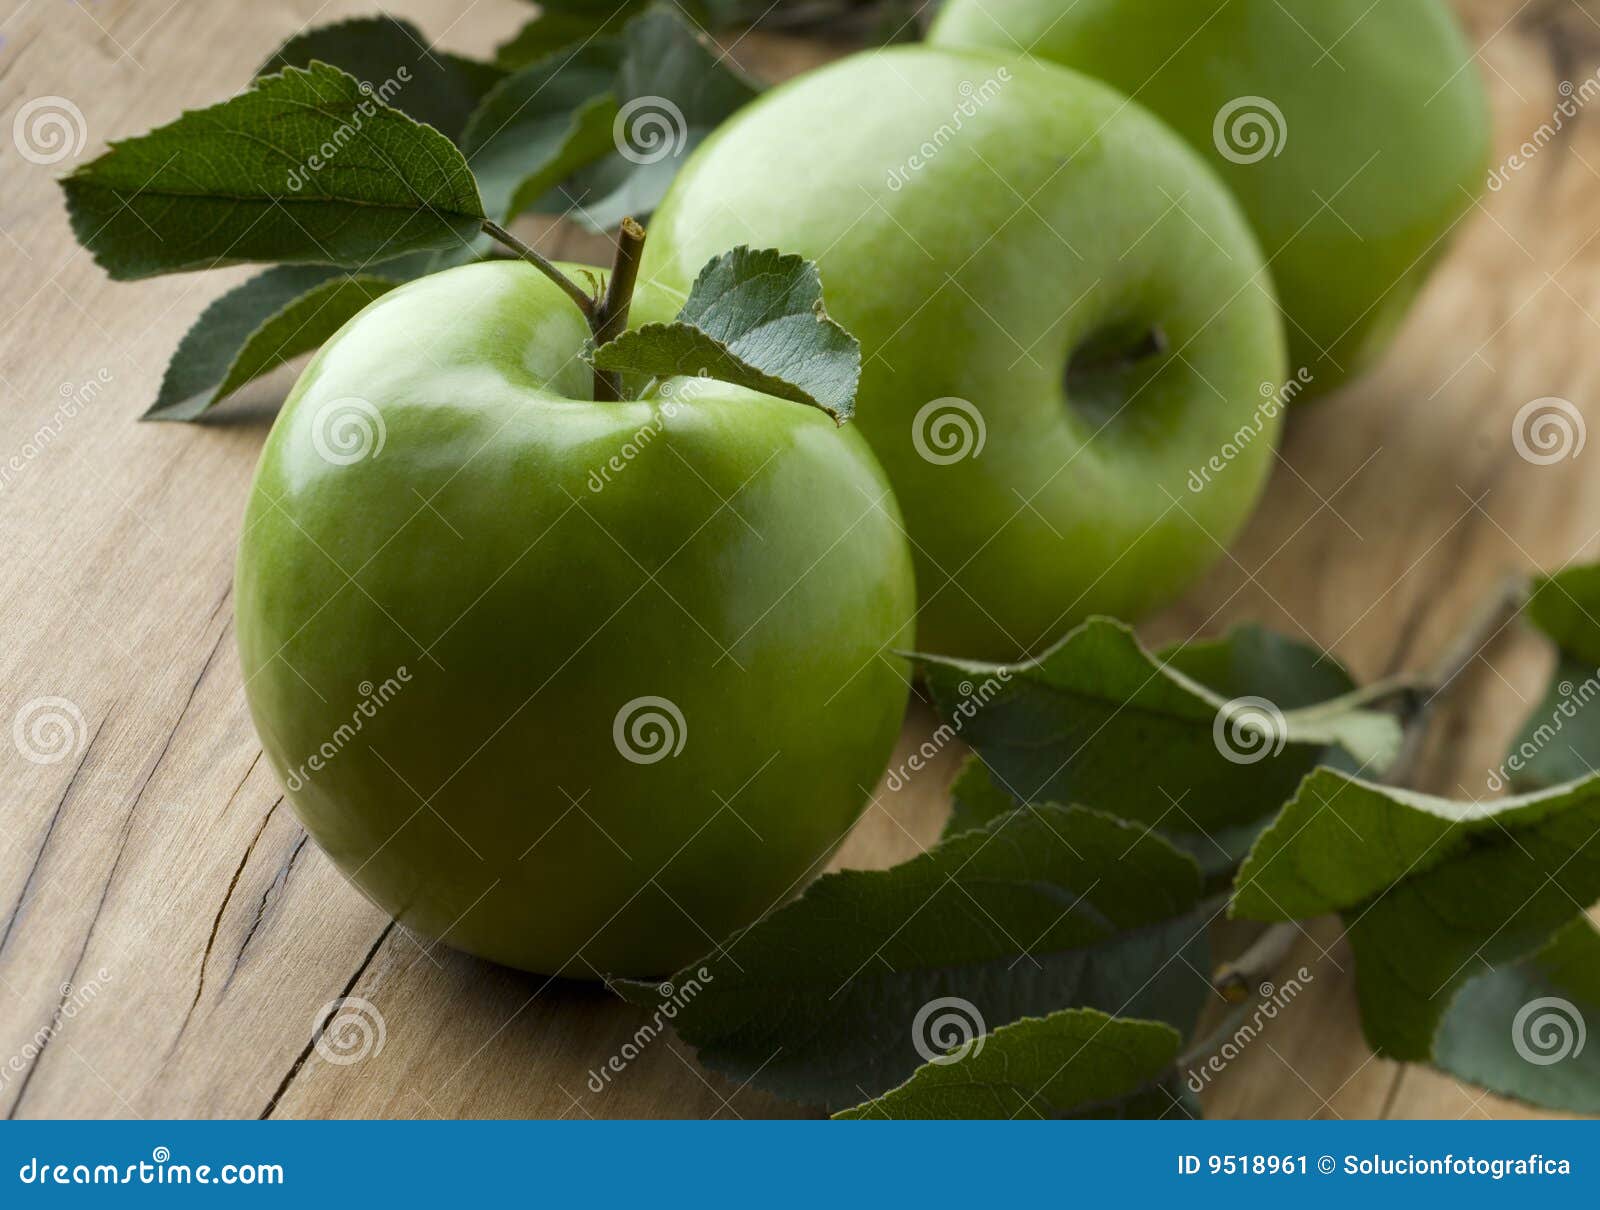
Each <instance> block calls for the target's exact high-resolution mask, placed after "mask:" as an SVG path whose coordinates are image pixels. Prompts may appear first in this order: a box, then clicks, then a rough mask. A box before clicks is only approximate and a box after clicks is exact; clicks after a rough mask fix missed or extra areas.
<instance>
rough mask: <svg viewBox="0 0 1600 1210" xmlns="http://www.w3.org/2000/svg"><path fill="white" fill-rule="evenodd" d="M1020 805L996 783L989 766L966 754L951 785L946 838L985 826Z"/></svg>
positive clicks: (944, 837)
mask: <svg viewBox="0 0 1600 1210" xmlns="http://www.w3.org/2000/svg"><path fill="white" fill-rule="evenodd" d="M1021 805H1022V804H1021V803H1019V802H1018V801H1017V800H1016V799H1014V798H1012V797H1011V795H1009V794H1007V793H1006V792H1005V791H1004V790H1003V789H1001V788H1000V786H999V785H998V784H996V782H995V780H994V777H993V776H992V775H991V774H990V773H989V767H988V766H987V765H985V764H984V763H983V761H982V760H981V759H980V758H978V757H976V756H969V757H967V763H966V764H964V765H962V766H961V772H960V773H958V774H956V779H955V781H954V782H953V783H951V786H950V818H949V819H948V820H947V821H946V822H945V825H944V835H943V836H942V837H941V838H940V839H943V840H948V839H949V838H950V837H952V836H959V835H961V833H963V832H970V831H972V830H973V829H974V828H981V827H984V826H986V825H987V824H988V823H989V822H990V821H991V820H995V819H999V818H1000V816H1002V815H1008V814H1010V813H1011V812H1012V811H1015V810H1016V809H1017V808H1018V807H1019V806H1021Z"/></svg>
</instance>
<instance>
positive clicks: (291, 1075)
mask: <svg viewBox="0 0 1600 1210" xmlns="http://www.w3.org/2000/svg"><path fill="white" fill-rule="evenodd" d="M394 926H395V922H394V921H393V920H390V921H389V923H388V924H386V925H384V926H383V931H382V932H381V933H379V934H378V939H377V940H376V941H374V942H373V943H372V948H371V949H369V950H368V951H367V956H366V957H365V958H363V959H362V960H361V965H360V966H358V967H356V970H355V974H353V975H351V976H350V978H349V981H348V982H346V983H345V985H344V990H343V991H342V992H340V993H339V997H338V998H339V999H340V1000H343V999H346V998H347V997H348V996H349V995H350V993H351V992H352V991H354V990H355V986H356V984H357V983H358V982H359V981H360V979H361V976H362V975H363V974H365V973H366V970H367V967H368V966H370V965H371V964H372V960H373V958H375V957H377V954H378V950H379V948H381V947H382V945H383V943H384V942H385V941H387V940H388V939H389V934H390V933H392V932H394ZM316 1044H317V1040H316V1038H314V1037H313V1038H312V1039H311V1040H310V1041H309V1042H307V1043H306V1044H305V1046H304V1047H303V1048H302V1049H301V1051H300V1053H299V1055H297V1056H296V1057H295V1061H294V1064H293V1065H292V1066H291V1067H290V1068H289V1070H288V1071H286V1072H285V1073H284V1076H283V1079H282V1080H280V1081H278V1087H277V1089H276V1090H275V1091H274V1092H273V1094H272V1096H271V1098H270V1099H269V1100H268V1101H267V1103H266V1105H264V1106H263V1107H262V1109H261V1112H260V1113H258V1114H256V1120H257V1121H263V1122H264V1121H266V1120H267V1119H268V1118H270V1117H271V1116H272V1115H273V1114H274V1113H276V1112H277V1109H278V1102H280V1101H282V1100H283V1095H284V1093H286V1092H288V1091H289V1085H291V1084H293V1083H294V1080H295V1077H296V1076H298V1075H299V1074H300V1069H301V1068H302V1067H304V1066H305V1065H306V1060H307V1059H309V1058H310V1057H311V1051H312V1049H313V1048H314V1047H315V1046H316Z"/></svg>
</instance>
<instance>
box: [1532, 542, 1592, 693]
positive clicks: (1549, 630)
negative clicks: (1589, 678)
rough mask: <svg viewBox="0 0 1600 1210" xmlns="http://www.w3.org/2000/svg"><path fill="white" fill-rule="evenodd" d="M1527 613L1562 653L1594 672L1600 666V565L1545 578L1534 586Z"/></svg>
mask: <svg viewBox="0 0 1600 1210" xmlns="http://www.w3.org/2000/svg"><path fill="white" fill-rule="evenodd" d="M1526 612H1527V617H1528V620H1529V621H1530V622H1532V623H1533V624H1534V625H1535V626H1537V627H1538V628H1539V629H1540V630H1542V631H1544V632H1545V633H1546V634H1547V635H1549V636H1550V637H1551V638H1552V639H1554V640H1555V644H1556V646H1557V647H1559V648H1560V649H1561V650H1562V651H1564V652H1566V653H1567V654H1568V655H1570V656H1573V657H1574V658H1576V659H1580V660H1582V661H1583V662H1584V663H1585V664H1587V665H1588V666H1589V668H1590V669H1591V670H1593V669H1594V668H1595V666H1596V665H1600V563H1588V564H1583V565H1581V566H1578V567H1569V568H1567V569H1566V570H1565V571H1561V572H1558V573H1556V574H1555V575H1553V576H1544V577H1542V578H1541V579H1539V580H1538V581H1537V582H1536V583H1535V584H1534V588H1533V593H1532V595H1531V596H1530V597H1529V599H1528V605H1527V610H1526Z"/></svg>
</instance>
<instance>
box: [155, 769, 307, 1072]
mask: <svg viewBox="0 0 1600 1210" xmlns="http://www.w3.org/2000/svg"><path fill="white" fill-rule="evenodd" d="M260 759H261V754H260V753H259V752H258V753H256V760H257V761H258V760H260ZM255 767H256V762H255V761H251V762H250V768H251V769H254V768H255ZM249 776H250V774H249V773H246V774H245V777H246V778H248V777H249ZM239 784H240V785H241V786H242V785H243V784H244V782H243V781H241V782H240V783H239ZM234 793H235V794H237V793H238V789H237V788H235V790H234ZM228 801H229V802H232V801H233V800H232V799H231V798H230V799H229V800H228ZM282 804H283V796H282V795H279V796H278V798H277V799H276V800H275V801H274V802H273V804H272V805H271V806H270V807H268V808H267V813H266V814H265V815H263V816H262V817H261V823H260V824H259V825H258V826H257V828H256V832H255V835H254V836H252V837H251V838H250V843H249V844H248V845H246V846H245V850H244V856H243V857H241V858H240V859H239V865H238V867H237V868H236V869H235V870H234V871H233V877H232V878H230V879H229V880H228V889H227V891H225V892H224V893H223V896H222V903H221V904H220V905H218V907H217V914H216V915H215V916H214V917H212V919H211V935H210V936H209V937H207V938H206V947H205V951H204V952H203V953H202V954H201V955H200V978H199V979H198V980H197V981H196V983H195V988H194V999H193V1000H191V1001H189V1008H188V1011H186V1012H185V1013H184V1014H183V1023H182V1024H181V1025H179V1026H178V1032H177V1033H176V1034H174V1035H173V1038H172V1045H171V1046H169V1047H168V1048H167V1057H168V1058H171V1057H172V1053H173V1052H174V1051H175V1050H177V1049H178V1043H179V1042H180V1041H181V1040H182V1038H183V1033H184V1031H185V1030H186V1029H188V1028H189V1022H190V1021H191V1020H192V1019H193V1018H194V1010H195V1008H196V1007H198V1006H199V1004H200V997H201V995H202V994H203V993H204V992H205V989H206V965H207V964H208V963H209V962H210V961H211V950H212V947H213V946H215V945H216V943H217V932H218V931H219V930H220V929H221V928H222V917H223V914H224V913H226V912H227V910H228V904H229V903H230V902H231V901H232V900H233V892H234V890H235V889H236V888H237V887H238V885H239V879H240V877H241V876H242V875H243V874H244V871H245V867H246V866H248V865H249V864H250V855H251V854H252V853H254V852H255V850H256V842H257V841H258V840H260V839H261V834H262V833H263V832H265V831H266V830H267V824H268V823H270V822H271V821H272V816H273V815H274V814H275V813H276V812H277V810H278V808H279V807H280V806H281V805H282ZM226 809H227V808H224V810H226ZM251 927H252V928H254V926H251ZM237 965H238V963H237V961H236V962H235V966H237ZM223 990H227V989H226V987H224V989H223Z"/></svg>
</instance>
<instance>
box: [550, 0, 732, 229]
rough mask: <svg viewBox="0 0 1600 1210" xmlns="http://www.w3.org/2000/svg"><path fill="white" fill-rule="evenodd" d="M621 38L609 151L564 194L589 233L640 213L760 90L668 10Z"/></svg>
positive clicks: (639, 20)
mask: <svg viewBox="0 0 1600 1210" xmlns="http://www.w3.org/2000/svg"><path fill="white" fill-rule="evenodd" d="M622 41H623V57H622V63H621V65H620V67H619V68H618V71H617V77H616V84H615V87H614V92H615V95H616V99H617V105H618V113H617V119H616V122H615V124H614V126H613V135H614V136H615V141H614V148H615V149H614V150H613V152H612V153H611V154H610V155H607V156H606V157H605V158H603V159H601V160H600V161H598V162H597V163H596V164H594V165H593V166H591V167H590V168H588V169H585V170H584V171H583V172H581V173H579V174H578V175H577V176H576V177H575V179H574V182H573V184H572V186H571V189H570V192H571V194H572V195H573V196H574V197H575V198H577V201H578V204H577V205H575V206H573V207H572V208H571V213H572V217H574V218H576V219H577V220H578V221H579V222H581V223H583V224H584V225H586V226H588V227H590V228H592V229H594V230H597V231H606V230H609V229H610V228H612V227H615V226H616V225H617V224H618V223H620V222H621V221H622V220H623V219H624V218H627V217H633V218H636V219H643V218H645V217H646V216H648V215H649V214H650V213H651V212H652V211H653V210H654V209H655V208H656V206H657V205H659V204H660V202H661V199H662V198H663V197H665V196H666V193H667V187H668V186H669V185H671V183H672V180H673V177H674V176H676V175H677V171H678V168H679V167H680V166H681V165H682V164H683V163H684V161H685V160H687V158H688V157H689V154H690V153H691V152H693V151H694V149H695V148H696V147H698V146H699V145H700V143H701V142H702V141H703V140H704V139H705V137H706V136H707V135H709V134H710V133H711V131H712V130H714V129H715V128H716V127H717V126H719V125H721V123H722V122H723V121H724V120H726V119H727V118H728V117H729V116H730V115H731V114H733V113H734V112H735V111H736V110H738V109H739V108H741V107H742V106H744V105H746V104H748V103H749V102H750V101H752V100H754V99H755V98H756V96H757V95H758V94H759V92H760V88H759V86H758V85H757V84H756V83H755V82H754V81H752V80H750V79H748V78H747V77H746V76H745V75H744V74H743V73H742V72H740V71H739V70H738V69H737V68H736V67H734V66H733V65H732V63H731V62H730V61H729V59H728V58H727V57H726V56H725V55H722V54H721V53H720V52H718V51H717V50H716V48H715V47H713V46H711V45H710V44H709V43H708V42H707V40H706V39H705V38H704V36H703V35H701V34H700V33H699V32H698V31H697V30H695V29H694V28H693V27H692V26H690V25H689V24H688V22H686V21H685V20H684V19H683V17H682V15H681V14H680V13H679V12H678V11H677V10H676V9H674V8H672V7H669V6H665V5H657V6H655V7H653V8H651V9H650V10H649V11H647V12H644V13H642V14H640V15H639V16H637V17H635V18H634V19H633V20H632V21H630V22H629V23H628V24H627V26H626V28H625V29H624V30H623V32H622ZM560 208H561V209H562V210H566V209H567V208H568V207H567V206H566V205H562V206H561V207H560Z"/></svg>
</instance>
